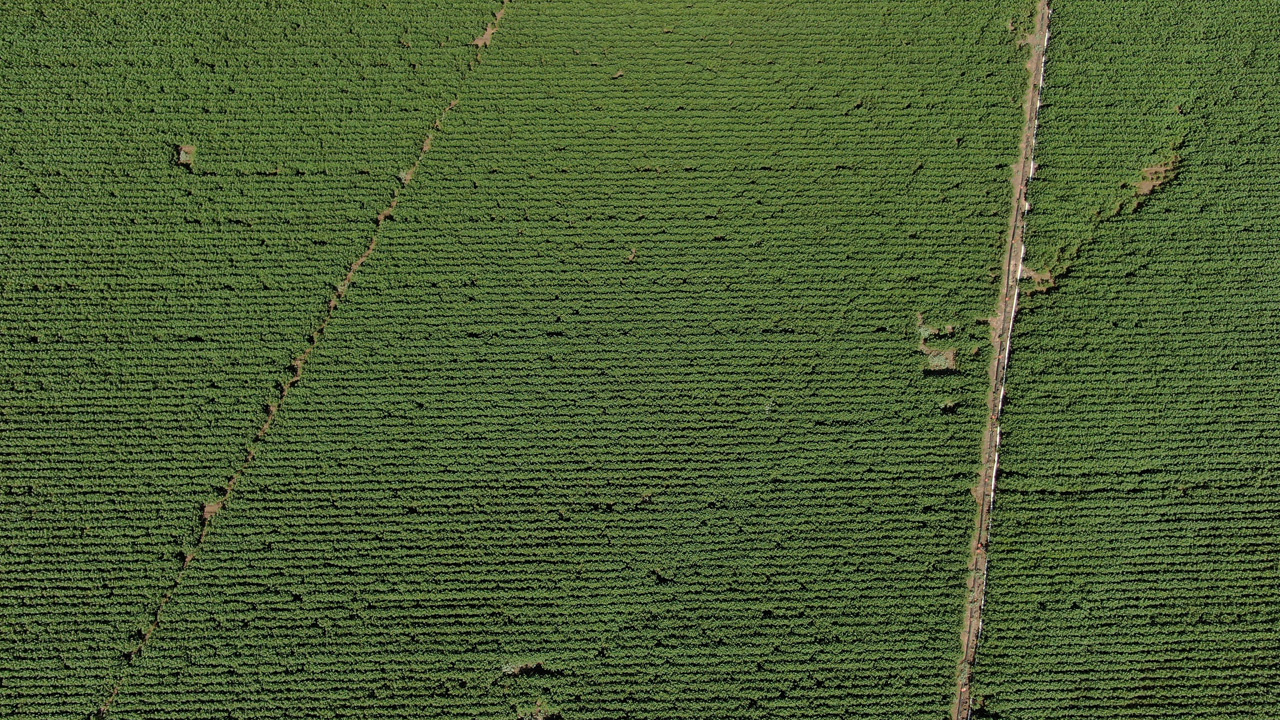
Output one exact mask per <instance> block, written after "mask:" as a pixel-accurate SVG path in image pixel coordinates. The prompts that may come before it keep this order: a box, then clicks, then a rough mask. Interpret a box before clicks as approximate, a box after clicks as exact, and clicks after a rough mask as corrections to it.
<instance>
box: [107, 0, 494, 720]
mask: <svg viewBox="0 0 1280 720" xmlns="http://www.w3.org/2000/svg"><path fill="white" fill-rule="evenodd" d="M510 4H511V0H503V1H502V9H501V10H499V11H498V12H497V13H496V14H495V16H494V20H493V22H491V23H489V27H488V30H487V31H486V32H485V34H484V36H483V37H484V38H485V39H486V42H485V43H484V44H483V45H480V44H479V43H473V44H476V45H478V46H479V48H480V49H479V50H478V51H477V52H476V55H475V58H474V59H473V60H472V61H471V63H470V64H469V67H468V70H466V71H464V72H463V73H462V76H461V77H460V78H459V80H458V83H459V85H461V84H462V83H463V82H465V81H466V79H467V76H468V75H469V74H470V70H471V69H474V68H475V67H476V66H477V65H479V64H480V60H481V57H480V56H481V54H482V52H483V50H484V48H487V47H488V46H489V42H488V41H489V40H491V39H492V38H493V34H494V33H495V32H497V30H498V23H499V22H500V21H501V20H502V18H503V17H504V16H505V15H506V11H507V7H508V6H509V5H510ZM458 102H459V99H458V98H456V97H455V98H454V99H453V100H452V101H450V103H449V105H448V106H447V107H445V108H444V109H443V110H441V111H440V113H439V115H437V116H436V118H435V121H434V122H433V123H432V127H434V128H435V129H437V130H439V129H442V128H443V126H444V119H445V117H447V116H448V115H449V113H450V112H452V111H453V109H454V108H456V107H457V106H458ZM432 138H433V136H432V135H430V134H428V135H427V137H426V139H425V140H423V142H422V149H421V151H420V152H419V153H418V158H417V159H416V160H415V161H414V163H413V166H412V167H410V168H409V169H408V170H405V171H404V172H403V173H401V174H400V179H401V186H400V187H398V188H396V190H395V192H394V193H392V196H391V202H390V204H389V205H388V206H387V208H386V209H385V210H383V211H382V212H380V213H378V215H377V216H376V217H375V218H374V225H375V230H374V232H373V234H372V235H371V236H370V237H369V245H368V246H367V247H366V248H365V250H364V252H363V253H361V254H360V257H358V258H356V259H355V261H353V262H352V263H351V266H350V267H348V268H347V274H346V275H345V276H344V277H343V278H342V281H341V282H339V283H338V285H337V287H336V288H335V289H334V292H333V294H332V295H331V296H330V297H329V301H328V303H327V304H326V306H325V313H324V316H323V317H322V318H321V320H320V323H319V324H318V325H317V326H316V328H315V330H313V331H312V332H311V336H310V337H309V338H308V340H307V346H306V348H305V349H304V350H303V351H302V353H301V354H299V355H298V356H297V357H295V358H294V359H293V361H292V362H290V363H289V369H290V371H291V373H292V374H291V375H290V376H289V377H288V378H287V379H285V380H284V381H282V382H280V383H279V386H280V394H279V397H277V398H276V400H275V402H271V403H268V404H267V405H266V408H265V417H264V418H263V421H262V424H261V425H260V426H259V427H258V431H257V433H256V434H255V435H254V438H253V440H252V441H251V442H250V443H249V444H248V445H247V446H246V447H245V459H244V461H243V462H242V463H241V464H240V467H239V468H238V469H237V470H236V471H235V472H234V473H232V474H231V476H230V477H229V478H228V479H227V484H226V486H225V487H224V488H223V491H222V497H221V498H220V499H218V500H216V501H214V502H207V503H203V504H202V505H201V507H200V519H199V523H200V534H199V536H198V537H197V539H196V542H195V546H194V549H193V550H192V551H191V552H190V553H188V554H187V555H186V556H185V557H184V558H183V562H182V567H181V568H180V569H179V570H178V573H177V575H176V576H175V577H174V580H173V583H172V585H170V586H169V590H168V591H167V592H166V593H165V594H164V596H163V597H162V598H161V599H160V602H159V604H158V605H157V606H156V611H155V614H154V617H153V619H152V621H151V624H150V625H149V626H148V627H147V629H146V630H144V631H143V632H142V633H141V635H140V636H139V640H138V644H137V646H136V647H134V649H133V650H131V651H129V652H128V653H127V654H126V656H125V667H124V669H123V670H121V672H120V674H119V676H118V677H117V679H116V683H115V685H114V687H112V689H111V693H110V695H108V696H107V699H106V700H104V701H103V703H102V704H101V705H100V706H99V707H98V709H97V711H96V717H97V718H99V719H101V718H105V717H107V715H108V714H109V713H110V712H111V707H112V706H113V705H114V704H115V701H116V698H117V697H118V696H119V695H120V689H121V687H122V686H123V685H124V677H125V674H126V673H127V672H128V669H129V668H130V667H131V666H132V665H133V662H134V661H135V660H137V659H138V657H139V656H140V655H141V654H142V651H143V649H144V648H146V646H147V644H148V643H149V642H150V641H151V638H152V636H153V635H155V632H156V630H157V629H159V627H160V621H161V620H162V619H163V615H164V609H165V607H166V606H167V605H168V604H169V601H170V600H172V599H173V596H174V593H176V592H177V590H178V588H179V587H181V585H182V581H183V579H184V578H185V577H186V574H187V569H188V568H190V567H191V563H192V562H193V561H194V560H195V559H196V557H197V555H198V554H199V553H200V550H201V549H202V548H203V547H204V543H205V540H206V539H207V538H208V537H209V533H210V531H211V530H212V529H213V522H214V520H215V518H216V517H217V516H218V513H220V512H222V511H223V510H224V509H225V508H226V507H227V504H228V503H229V502H230V501H231V496H232V494H233V493H234V492H235V489H236V484H237V483H239V481H240V478H241V477H242V476H243V475H244V473H245V471H246V470H248V468H249V466H250V465H251V464H252V463H253V460H254V458H255V457H257V453H258V448H259V447H260V445H261V443H262V441H263V439H265V438H266V436H267V433H269V432H270V431H271V424H272V423H273V422H274V421H275V418H276V413H277V412H279V410H280V407H281V406H282V405H283V404H284V401H285V399H286V398H288V397H289V391H290V390H292V389H293V387H294V386H295V385H297V384H298V383H299V382H302V370H303V368H304V367H306V364H307V361H308V360H309V359H310V358H311V354H312V353H313V352H314V351H315V349H316V346H318V345H319V344H320V341H321V339H323V337H324V331H325V329H326V328H327V327H328V326H329V322H330V321H332V320H333V316H334V314H335V313H336V312H337V310H338V305H339V304H340V303H341V302H342V299H343V298H344V297H346V295H347V291H348V290H349V289H351V285H352V284H353V283H354V282H355V279H356V273H358V272H359V271H360V267H361V266H363V265H364V264H365V263H366V262H368V261H369V258H370V257H372V256H373V252H374V250H376V249H377V247H378V232H379V231H380V230H381V228H382V225H383V223H385V222H386V221H387V220H388V219H390V218H391V217H392V216H393V213H394V211H395V209H396V206H397V205H399V204H400V196H401V192H402V191H403V190H404V189H405V188H407V187H408V186H409V183H411V182H412V181H413V178H414V175H415V174H416V173H417V171H418V167H419V166H420V165H421V164H422V160H423V158H424V157H426V155H427V153H428V152H429V151H430V150H431V142H432Z"/></svg>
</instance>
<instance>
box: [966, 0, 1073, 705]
mask: <svg viewBox="0 0 1280 720" xmlns="http://www.w3.org/2000/svg"><path fill="white" fill-rule="evenodd" d="M1050 12H1051V10H1050V8H1049V0H1039V2H1038V3H1037V4H1036V17H1035V28H1034V29H1033V30H1032V33H1031V35H1029V36H1028V37H1027V38H1026V39H1025V40H1024V43H1026V44H1028V45H1030V47H1031V58H1030V60H1028V61H1027V74H1028V82H1027V95H1026V99H1025V100H1024V102H1023V112H1024V118H1025V120H1024V125H1023V128H1022V142H1021V145H1020V151H1019V156H1018V162H1017V164H1016V165H1014V168H1013V187H1014V190H1013V209H1012V212H1011V213H1010V217H1009V235H1008V238H1007V241H1006V244H1005V254H1004V273H1003V274H1004V279H1003V282H1002V285H1001V289H1000V301H999V303H998V305H997V306H996V316H995V317H994V318H992V319H991V344H992V346H993V347H994V348H995V351H996V352H995V356H994V357H993V358H992V359H991V369H990V374H991V390H990V392H989V394H988V395H987V410H988V413H989V414H988V416H987V429H986V432H985V433H984V434H983V437H982V468H981V471H980V475H979V478H978V485H977V487H975V488H974V489H973V494H974V498H975V499H976V500H977V501H978V517H977V523H976V524H977V526H976V528H975V531H974V535H973V544H972V545H971V547H970V559H969V600H968V603H967V605H966V606H965V616H964V627H963V630H962V631H961V659H960V667H959V672H958V673H957V680H956V702H955V705H954V706H953V707H952V708H951V717H952V718H953V720H969V719H970V717H972V714H973V710H974V707H973V697H972V686H973V664H974V660H975V659H976V658H977V654H978V641H979V640H980V638H981V635H982V607H983V604H984V603H985V602H986V594H987V539H988V537H989V536H990V534H991V506H992V503H993V501H994V499H995V491H996V474H997V473H998V471H999V467H1000V410H1001V408H1002V407H1003V405H1004V381H1005V370H1006V368H1007V367H1008V364H1009V341H1010V336H1011V334H1012V331H1013V319H1014V316H1015V315H1017V313H1018V281H1019V280H1020V279H1021V278H1022V260H1023V255H1024V254H1025V251H1026V247H1025V246H1024V245H1023V235H1024V234H1025V232H1026V212H1027V210H1028V209H1029V205H1028V204H1027V183H1028V181H1030V180H1031V176H1032V174H1033V173H1034V172H1035V163H1034V160H1033V154H1034V152H1035V146H1036V125H1037V118H1038V115H1039V110H1040V90H1041V88H1042V86H1043V85H1044V53H1045V47H1046V46H1047V45H1048V43H1049V14H1050Z"/></svg>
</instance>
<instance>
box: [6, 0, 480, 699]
mask: <svg viewBox="0 0 1280 720" xmlns="http://www.w3.org/2000/svg"><path fill="white" fill-rule="evenodd" d="M24 5H25V6H24ZM53 5H54V4H50V3H38V4H37V3H25V4H24V3H4V9H3V10H0V87H2V90H0V195H2V196H3V197H4V202H2V203H0V233H2V237H0V265H3V267H4V268H5V272H4V275H3V278H0V288H2V292H0V437H3V438H4V442H3V450H0V476H2V477H3V483H4V485H3V490H4V492H3V494H0V584H2V585H3V588H4V590H3V592H0V658H3V660H0V716H4V717H28V718H51V717H83V716H84V714H85V713H87V712H89V711H90V710H92V709H94V708H96V707H97V703H99V702H101V701H102V699H103V697H104V696H105V695H106V694H107V693H108V692H109V691H110V689H111V686H112V684H113V682H114V680H115V678H116V677H117V676H118V675H119V673H120V672H121V671H122V668H123V664H124V663H123V660H122V656H123V654H124V653H125V652H127V651H128V650H131V649H132V648H133V647H135V646H136V645H137V643H138V637H137V634H136V632H135V631H137V630H138V629H139V628H142V627H145V626H146V625H147V624H148V623H149V622H150V621H151V617H152V613H153V612H154V610H155V607H156V604H157V602H158V600H159V598H160V596H161V595H162V593H164V592H165V591H166V590H167V589H168V587H169V585H170V584H171V583H172V581H173V578H174V575H175V574H176V572H177V568H178V567H179V566H180V564H181V562H182V560H181V557H182V555H183V552H184V550H186V549H189V542H190V540H191V538H192V536H193V533H194V532H196V531H197V528H196V521H197V518H198V517H199V505H198V502H199V501H200V500H201V499H202V498H204V497H205V496H207V495H209V494H210V493H211V492H212V488H214V487H220V486H222V485H223V484H225V482H226V478H227V475H228V474H230V473H231V471H232V470H233V469H234V468H235V467H236V466H237V465H238V464H239V463H240V462H241V461H242V459H243V458H244V456H245V446H246V443H248V442H249V441H250V440H251V439H252V438H253V435H254V432H255V431H256V430H257V427H258V425H259V424H260V423H261V421H262V419H261V418H262V410H261V407H262V404H263V403H264V402H266V401H268V400H270V399H271V398H272V397H273V396H278V390H277V389H276V388H275V387H273V383H274V382H276V380H277V379H278V378H280V377H282V376H283V374H284V366H285V364H286V363H288V361H289V360H290V358H292V357H293V356H294V354H295V353H296V352H297V351H298V350H299V349H300V348H301V347H302V346H303V345H304V343H305V339H306V337H307V334H308V333H309V332H310V331H311V329H312V327H313V326H314V324H315V322H316V321H317V319H318V317H319V316H320V313H321V312H322V310H323V307H324V302H325V301H326V300H327V299H328V297H329V294H330V292H331V286H332V284H333V283H334V282H335V281H336V280H337V279H338V278H340V277H341V273H342V268H345V267H346V266H347V265H348V264H349V263H350V262H351V260H352V258H353V257H355V256H356V255H358V254H359V252H360V251H361V249H363V248H364V246H365V245H366V244H367V243H368V240H369V233H370V232H372V230H373V222H372V220H373V218H374V216H375V215H376V214H377V212H378V211H379V210H380V209H382V207H384V206H385V204H386V202H387V199H388V197H389V196H390V194H391V192H392V190H393V189H394V187H395V186H396V185H398V184H399V181H398V180H397V179H396V173H397V172H399V171H400V170H402V169H403V168H404V167H406V166H407V165H408V164H410V163H411V162H412V160H413V158H414V157H416V155H417V150H418V146H419V145H420V143H421V142H422V136H421V133H422V117H423V113H424V112H425V111H426V110H425V109H430V108H437V107H439V106H440V105H441V104H443V103H445V102H447V98H448V97H449V96H450V94H451V93H452V92H454V91H455V90H456V85H457V78H458V76H459V71H460V70H461V69H462V68H464V67H465V66H466V63H467V59H468V56H469V55H468V52H467V48H466V47H465V42H466V41H467V40H469V39H470V38H472V37H474V36H475V35H476V34H477V33H479V32H481V31H482V30H483V28H484V24H485V22H486V20H487V19H488V18H489V17H490V13H491V11H492V10H493V9H494V8H495V7H496V4H495V3H493V2H467V3H461V2H452V3H450V2H445V3H434V4H433V3H423V2H411V3H410V2H404V3H393V4H392V5H393V7H384V8H382V9H378V10H377V11H374V10H373V9H372V8H370V7H364V8H354V7H352V8H343V7H340V5H345V4H333V5H332V6H331V7H330V8H329V9H328V10H327V11H326V12H325V13H316V12H313V11H311V10H309V9H306V8H302V7H298V8H296V9H291V8H289V7H269V5H288V4H282V3H273V4H267V3H259V4H258V5H257V6H256V7H254V6H250V5H246V4H243V3H226V2H213V3H211V2H200V1H192V2H181V3H176V2H172V3H153V2H148V3H133V2H121V3H116V4H114V5H112V4H110V3H86V4H75V3H63V4H61V5H63V7H61V8H58V7H54V6H53ZM73 5H83V6H85V7H83V8H77V7H72V6H73ZM380 5H382V4H380ZM395 6H398V7H395ZM178 145H194V146H195V148H196V150H195V158H194V163H193V164H192V167H191V168H190V170H188V169H187V168H185V167H180V166H177V165H175V161H176V159H177V158H176V147H177V146H178Z"/></svg>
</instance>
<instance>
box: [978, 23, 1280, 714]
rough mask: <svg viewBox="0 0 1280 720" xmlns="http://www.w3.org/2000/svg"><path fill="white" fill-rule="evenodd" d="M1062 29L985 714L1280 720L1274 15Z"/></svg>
mask: <svg viewBox="0 0 1280 720" xmlns="http://www.w3.org/2000/svg"><path fill="white" fill-rule="evenodd" d="M1055 8H1056V9H1055V12H1054V15H1053V39H1052V42H1051V43H1050V46H1049V52H1048V57H1049V68H1048V74H1047V79H1046V90H1045V93H1044V103H1045V105H1044V107H1043V109H1042V111H1041V126H1040V135H1039V137H1040V146H1039V149H1038V150H1037V153H1036V157H1037V160H1038V162H1039V164H1040V169H1039V171H1038V172H1037V178H1036V180H1035V181H1034V183H1033V184H1032V190H1033V192H1032V194H1031V203H1032V207H1033V210H1032V214H1031V215H1030V218H1029V224H1030V227H1029V231H1028V247H1029V248H1030V249H1031V251H1030V252H1029V264H1030V265H1032V266H1033V267H1035V268H1037V269H1041V268H1052V269H1053V271H1054V272H1055V274H1056V275H1057V279H1056V287H1054V288H1053V289H1052V290H1051V291H1049V292H1046V293H1030V294H1029V295H1027V296H1026V297H1025V298H1024V304H1023V310H1022V312H1021V314H1020V316H1019V319H1018V323H1017V326H1016V328H1015V332H1016V334H1015V336H1014V339H1013V347H1014V351H1013V358H1012V362H1011V365H1010V369H1009V384H1008V395H1007V397H1008V404H1007V409H1006V412H1005V416H1004V423H1003V425H1004V428H1005V436H1004V437H1005V444H1004V451H1003V452H1002V454H1001V465H1002V469H1003V471H1004V472H1003V475H1002V476H1001V479H1000V483H999V488H1000V489H999V493H998V495H997V500H996V510H995V515H994V518H995V525H994V529H993V531H992V542H991V575H990V584H989V591H988V604H987V613H986V617H985V623H984V627H985V628H986V639H985V640H984V643H983V646H982V649H981V651H980V658H981V659H980V664H979V667H978V672H977V678H978V682H979V686H980V687H979V690H978V694H982V695H985V696H986V700H987V707H988V708H990V709H991V710H992V711H995V712H998V713H1000V714H1001V716H1003V717H1008V718H1018V720H1034V719H1035V718H1061V717H1105V718H1175V717H1187V718H1190V717H1214V718H1270V717H1275V716H1276V715H1277V714H1278V713H1280V698H1277V695H1276V688H1277V687H1280V565H1278V564H1277V561H1276V559H1277V557H1280V513H1278V511H1280V500H1278V498H1280V453H1277V447H1278V446H1280V405H1278V404H1277V402H1276V398H1277V397H1280V355H1277V353H1276V350H1275V347H1274V346H1275V342H1276V337H1277V332H1278V331H1280V301H1277V296H1276V294H1275V292H1274V290H1273V287H1272V286H1273V282H1272V280H1271V278H1272V277H1273V276H1274V275H1275V274H1276V272H1277V271H1280V245H1278V244H1277V243H1276V236H1277V233H1278V232H1280V206H1278V205H1277V203H1276V194H1275V192H1274V182H1273V180H1272V178H1273V176H1274V174H1275V170H1276V168H1277V167H1280V134H1278V133H1277V131H1276V129H1275V127H1274V123H1270V121H1269V120H1267V119H1268V118H1274V117H1276V116H1277V114H1280V101H1278V100H1277V97H1278V96H1277V94H1276V89H1277V79H1276V75H1275V68H1276V66H1277V62H1280V46H1278V45H1277V43H1276V41H1275V37H1274V35H1275V28H1276V26H1277V25H1276V23H1277V20H1280V16H1277V12H1276V8H1275V7H1274V6H1272V5H1268V4H1266V3H1258V2H1214V3H1202V4H1199V5H1196V6H1194V9H1192V6H1188V5H1182V4H1176V3H1154V4H1153V3H1147V4H1143V5H1141V6H1140V7H1135V6H1131V5H1129V4H1121V3H1107V2H1101V1H1094V0H1088V1H1082V0H1073V1H1071V2H1063V3H1056V4H1055ZM1175 158H1176V159H1177V166H1176V169H1177V173H1176V177H1173V178H1172V179H1171V180H1170V181H1168V182H1167V183H1165V184H1164V185H1162V186H1161V187H1159V188H1155V189H1153V190H1152V191H1151V192H1150V193H1149V194H1147V195H1142V194H1141V193H1139V192H1138V190H1139V188H1138V187H1137V186H1138V184H1139V183H1141V182H1142V180H1143V179H1144V176H1143V169H1144V168H1147V167H1152V166H1156V165H1159V164H1161V163H1166V162H1168V161H1171V160H1174V159H1175ZM1139 200H1140V201H1141V202H1138V201H1139ZM1055 265H1056V267H1055Z"/></svg>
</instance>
